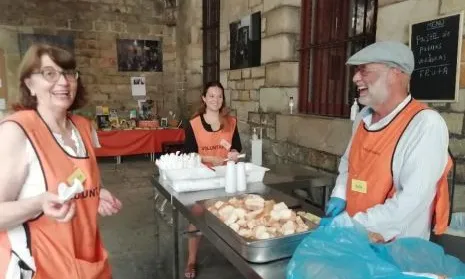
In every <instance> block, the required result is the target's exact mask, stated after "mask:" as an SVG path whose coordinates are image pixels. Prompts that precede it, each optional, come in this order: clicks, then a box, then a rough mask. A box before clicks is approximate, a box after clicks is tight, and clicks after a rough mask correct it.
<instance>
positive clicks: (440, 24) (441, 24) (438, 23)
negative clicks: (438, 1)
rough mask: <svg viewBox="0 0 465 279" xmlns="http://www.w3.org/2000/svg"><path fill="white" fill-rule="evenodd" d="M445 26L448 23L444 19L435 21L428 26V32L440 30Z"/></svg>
mask: <svg viewBox="0 0 465 279" xmlns="http://www.w3.org/2000/svg"><path fill="white" fill-rule="evenodd" d="M445 24H446V22H445V20H444V19H438V20H434V21H431V22H428V23H427V24H426V30H434V29H439V28H442V27H444V25H445Z"/></svg>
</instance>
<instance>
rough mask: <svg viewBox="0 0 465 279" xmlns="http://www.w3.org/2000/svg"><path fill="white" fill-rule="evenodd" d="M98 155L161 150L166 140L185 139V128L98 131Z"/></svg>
mask: <svg viewBox="0 0 465 279" xmlns="http://www.w3.org/2000/svg"><path fill="white" fill-rule="evenodd" d="M97 134H98V140H99V142H100V145H101V146H102V147H101V148H96V149H95V154H96V155H97V156H98V157H103V156H123V155H136V154H144V153H158V152H161V151H162V149H161V147H162V144H163V143H164V142H176V141H183V140H184V130H183V129H164V130H116V131H98V132H97Z"/></svg>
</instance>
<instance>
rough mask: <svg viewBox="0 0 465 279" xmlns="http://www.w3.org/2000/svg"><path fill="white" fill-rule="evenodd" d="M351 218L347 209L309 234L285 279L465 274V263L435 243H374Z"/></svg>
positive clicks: (399, 278) (377, 278) (403, 240)
mask: <svg viewBox="0 0 465 279" xmlns="http://www.w3.org/2000/svg"><path fill="white" fill-rule="evenodd" d="M351 220H352V219H351V218H350V217H349V216H348V215H347V213H343V214H341V215H340V216H338V217H336V218H335V219H334V220H333V224H332V225H331V226H326V227H319V228H318V229H317V230H315V231H314V232H312V233H311V234H310V235H309V236H308V237H307V238H305V239H304V240H303V241H302V242H301V244H300V245H299V246H298V247H297V249H296V251H295V252H294V255H293V256H292V259H291V260H290V262H289V265H288V267H287V279H346V278H347V279H349V278H350V279H367V278H374V279H413V278H416V279H418V278H422V277H418V276H413V275H407V274H404V273H403V272H416V273H431V274H438V275H447V276H448V278H452V277H453V276H459V275H465V264H464V263H462V262H461V261H459V260H458V259H457V258H454V257H451V256H447V255H444V250H443V249H442V248H441V247H440V246H438V245H436V244H434V243H432V242H429V241H426V240H423V239H420V238H400V239H398V240H396V241H393V242H391V243H388V244H372V243H371V242H370V241H369V239H368V234H367V232H366V230H365V229H364V228H362V227H361V226H359V225H357V224H354V223H353V222H352V221H351ZM424 278H427V277H424ZM453 278H457V279H458V278H459V277H453ZM461 278H465V277H461Z"/></svg>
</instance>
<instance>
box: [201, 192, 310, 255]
mask: <svg viewBox="0 0 465 279" xmlns="http://www.w3.org/2000/svg"><path fill="white" fill-rule="evenodd" d="M245 195H247V194H243V195H237V196H227V197H220V198H214V199H209V200H201V201H198V202H197V203H198V204H200V205H201V206H202V207H203V208H204V212H205V215H204V216H205V221H206V223H207V224H208V226H209V227H210V228H211V229H212V230H213V231H214V232H215V233H216V234H217V235H218V236H219V237H220V238H222V239H223V240H224V241H225V242H226V243H228V245H229V246H231V248H232V249H233V250H234V251H236V252H237V253H238V254H239V255H241V256H242V257H243V258H244V259H245V260H247V261H249V262H253V263H265V262H270V261H274V260H278V259H283V258H288V257H291V256H292V254H293V253H294V251H295V249H296V248H297V246H298V245H299V244H300V242H301V241H302V240H303V239H304V238H305V237H306V236H308V235H309V234H310V233H311V231H312V230H313V229H314V228H315V227H316V226H317V225H315V224H314V223H311V222H309V221H307V220H305V219H302V220H303V221H304V222H305V223H306V224H307V225H308V226H309V227H310V229H309V230H308V231H306V232H301V233H295V234H292V235H286V236H280V237H275V238H270V239H264V240H251V239H248V238H244V237H242V236H240V235H239V234H237V233H236V232H235V231H234V230H232V229H231V228H230V227H229V226H227V225H225V224H224V223H223V222H222V221H221V220H220V219H218V217H216V216H215V215H214V214H213V213H211V212H210V211H209V210H208V207H210V206H211V205H213V204H214V203H216V202H217V201H223V202H224V201H228V200H229V199H231V198H233V197H236V198H243V197H244V196H245ZM257 195H260V196H262V197H263V198H264V199H265V200H269V199H273V200H275V201H276V203H279V202H284V203H286V205H287V206H288V207H289V208H290V209H292V210H294V211H296V212H297V211H299V209H300V208H301V206H300V202H299V201H298V200H297V199H294V198H292V197H290V196H287V195H284V194H282V193H280V194H279V195H273V194H271V195H270V193H267V194H257Z"/></svg>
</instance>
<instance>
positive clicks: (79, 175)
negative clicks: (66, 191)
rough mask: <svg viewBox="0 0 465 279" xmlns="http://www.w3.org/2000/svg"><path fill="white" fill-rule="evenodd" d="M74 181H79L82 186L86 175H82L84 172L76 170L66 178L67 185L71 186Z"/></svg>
mask: <svg viewBox="0 0 465 279" xmlns="http://www.w3.org/2000/svg"><path fill="white" fill-rule="evenodd" d="M74 179H77V180H79V181H81V183H82V184H84V181H85V180H86V175H85V174H84V172H83V171H82V170H81V169H80V168H77V169H76V170H75V171H74V172H73V173H72V174H71V175H70V176H69V177H68V180H67V182H68V185H72V184H73V181H74Z"/></svg>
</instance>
